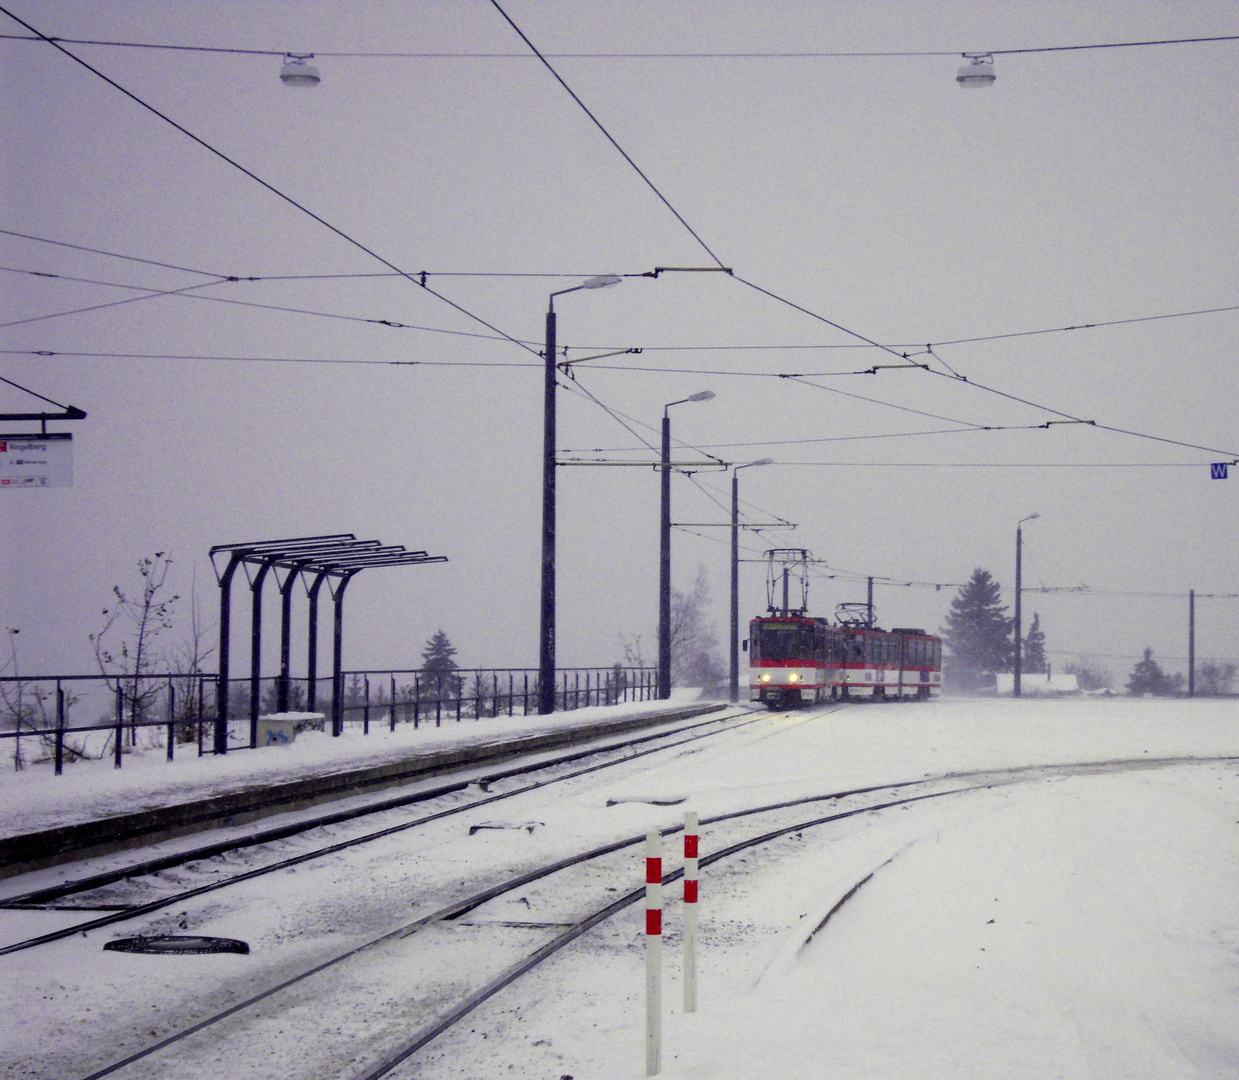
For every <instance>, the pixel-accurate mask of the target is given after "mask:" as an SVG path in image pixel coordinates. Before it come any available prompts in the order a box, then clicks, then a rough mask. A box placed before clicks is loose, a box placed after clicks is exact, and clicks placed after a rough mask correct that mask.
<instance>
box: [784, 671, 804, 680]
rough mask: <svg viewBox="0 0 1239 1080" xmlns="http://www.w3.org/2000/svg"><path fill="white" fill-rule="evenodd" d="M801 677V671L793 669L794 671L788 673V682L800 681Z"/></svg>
mask: <svg viewBox="0 0 1239 1080" xmlns="http://www.w3.org/2000/svg"><path fill="white" fill-rule="evenodd" d="M800 679H801V675H800V672H798V671H793V672H792V673H791V674H790V675H788V677H787V681H788V682H800Z"/></svg>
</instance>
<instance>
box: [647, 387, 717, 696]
mask: <svg viewBox="0 0 1239 1080" xmlns="http://www.w3.org/2000/svg"><path fill="white" fill-rule="evenodd" d="M712 397H714V391H713V390H702V391H700V392H699V393H696V394H693V395H691V396H690V397H686V398H680V400H679V401H671V402H668V403H667V404H666V405H664V406H663V430H662V435H663V444H662V460H661V461H660V463H659V468H660V469H661V470H662V493H661V494H662V498H661V504H662V513H661V516H660V519H659V529H658V541H659V544H658V692H657V694H656V695H655V696H656V697H657V698H658V699H659V700H662V701H665V700H666V699H667V698H669V697H670V696H671V417H670V416H669V415H668V412H667V410H668V409H670V408H671V406H672V405H683V404H684V403H685V402H688V401H709V400H710V399H711V398H712Z"/></svg>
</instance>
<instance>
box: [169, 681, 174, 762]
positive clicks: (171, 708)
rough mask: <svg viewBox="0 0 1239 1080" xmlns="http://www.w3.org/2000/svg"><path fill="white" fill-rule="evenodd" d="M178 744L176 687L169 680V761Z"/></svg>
mask: <svg viewBox="0 0 1239 1080" xmlns="http://www.w3.org/2000/svg"><path fill="white" fill-rule="evenodd" d="M175 743H176V687H175V686H173V685H172V680H171V679H169V680H168V760H169V761H171V760H172V755H173V753H174V751H173V746H174V745H175Z"/></svg>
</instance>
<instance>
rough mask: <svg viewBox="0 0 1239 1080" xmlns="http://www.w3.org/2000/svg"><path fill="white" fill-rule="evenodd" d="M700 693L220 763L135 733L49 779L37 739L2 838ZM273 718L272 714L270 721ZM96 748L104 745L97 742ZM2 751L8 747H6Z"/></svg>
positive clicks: (315, 745)
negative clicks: (134, 742)
mask: <svg viewBox="0 0 1239 1080" xmlns="http://www.w3.org/2000/svg"><path fill="white" fill-rule="evenodd" d="M699 695H700V691H697V690H677V691H676V693H675V694H674V695H673V696H672V699H671V700H670V701H669V702H666V703H664V702H660V701H644V702H640V701H638V702H627V703H624V704H620V705H611V706H591V707H590V708H587V709H574V710H571V711H568V712H560V713H554V714H552V715H550V716H536V715H531V716H498V717H488V718H483V719H481V720H474V719H470V718H466V719H464V720H462V721H460V722H457V721H456V720H455V719H452V718H450V717H445V718H444V719H443V721H442V725H441V726H439V727H436V726H435V724H434V721H433V719H430V720H427V721H425V722H423V723H422V724H421V725H420V726H419V727H417V728H416V729H415V728H414V727H413V725H412V724H408V723H400V724H397V725H396V730H395V731H394V732H393V731H391V730H390V725H389V724H388V723H387V720H386V718H385V716H384V715H383V714H381V713H380V712H379V711H378V710H376V711H375V716H374V718H373V719H372V720H371V723H370V732H369V734H363V732H362V728H361V726H359V725H356V724H350V725H349V726H348V727H346V729H345V730H344V732H343V734H341V735H339V736H336V737H333V736H332V735H331V734H330V732H329V731H327V732H322V731H301V732H298V733H297V737H296V739H295V740H293V741H292V742H289V743H285V744H280V745H276V746H269V747H261V748H260V749H258V750H250V749H248V748H246V749H241V750H235V751H233V752H230V753H228V754H226V755H224V756H222V757H218V756H216V755H214V754H211V753H207V754H205V755H203V756H202V757H199V756H198V751H197V747H196V746H195V745H194V744H188V745H178V746H177V747H176V749H175V756H174V759H173V760H172V761H171V762H168V761H167V757H166V750H165V748H164V746H163V745H162V744H157V743H155V742H154V741H153V740H152V741H151V742H149V743H148V742H147V741H146V740H148V739H151V738H152V737H151V731H152V730H160V731H161V730H162V729H148V730H146V731H144V732H143V733H141V736H140V740H141V742H140V745H139V748H138V750H137V752H134V753H129V752H126V753H125V754H124V763H123V765H122V766H121V768H119V769H117V768H116V767H115V766H114V764H113V761H112V757H111V754H110V752H109V753H103V754H102V756H99V757H92V758H91V759H89V760H82V761H76V762H70V761H66V763H65V766H64V773H63V774H62V775H61V776H60V777H56V776H55V775H54V769H53V764H52V761H51V759H50V757H48V756H46V755H44V756H43V758H42V759H41V760H39V761H35V762H31V761H30V758H31V756H32V754H33V748H34V747H35V746H36V745H39V744H38V741H37V740H36V739H34V738H28V739H23V740H22V741H23V743H24V747H25V749H24V751H23V753H24V755H25V756H26V758H27V764H26V767H25V768H24V769H23V770H22V771H21V772H16V771H11V770H10V771H0V836H12V835H15V834H18V833H24V832H35V831H37V830H40V829H47V828H53V827H55V826H57V825H66V824H72V823H75V822H80V821H89V820H93V819H96V818H100V817H107V816H111V815H114V814H121V813H131V812H133V811H135V810H140V809H143V808H144V807H148V806H149V807H155V806H166V805H168V804H169V803H173V802H189V801H193V800H198V799H206V798H209V797H211V796H213V795H221V794H224V793H226V792H230V791H235V790H237V789H239V788H243V787H246V786H249V785H252V784H257V783H264V784H273V783H282V782H289V781H294V780H298V779H301V778H302V777H306V776H314V775H319V774H322V773H326V772H333V771H341V770H343V769H346V768H364V767H366V766H371V765H382V764H385V763H387V762H392V761H400V760H403V759H406V758H408V757H410V756H411V755H412V754H413V753H418V752H424V753H431V752H434V751H437V750H444V749H448V748H451V747H458V746H468V745H481V744H484V743H488V742H493V741H496V740H498V739H503V738H506V737H509V736H511V735H513V734H529V733H532V732H540V731H551V730H561V729H564V728H570V727H576V726H578V725H581V724H590V723H595V722H597V721H600V720H606V719H622V718H624V717H629V716H639V715H643V714H647V713H657V712H661V711H666V710H668V709H678V708H681V707H683V706H684V705H685V704H690V703H693V702H695V700H696V699H697V698H698V697H699ZM273 715H275V714H273ZM279 715H280V716H282V717H283V718H286V719H293V718H297V717H303V718H310V717H316V716H319V715H321V714H318V713H284V714H279ZM97 741H98V742H100V743H101V742H102V739H101V738H100V739H98V740H97ZM5 745H6V747H7V746H11V742H6V744H5Z"/></svg>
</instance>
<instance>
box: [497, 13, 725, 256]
mask: <svg viewBox="0 0 1239 1080" xmlns="http://www.w3.org/2000/svg"><path fill="white" fill-rule="evenodd" d="M491 4H493V5H494V8H495V10H496V11H498V12H499V14H500V15H502V16H503V18H504V21H505V22H507V24H508V25H509V26H510V27H512V29H513V30H514V31H516V34H517V36H519V37H520V39H521V40H522V41H523V42H524V43H525V44H526V45H528V46H529V49H530V51H531V52H532V53H533V54H534V55H535V56H536V57H537V58H538V59H539V60H540V61H541V62H542V64H543V66H544V67H545V68H546V70H547V71H549V72H550V73H551V75H552V76H553V77H554V79H555V81H556V82H558V83H559V85H560V86H562V87H563V88H564V90H565V91H566V92H567V94H568V96H569V97H571V98H572V100H573V101H574V102H576V104H577V105H578V106H579V107H580V109H581V111H582V112H584V113H585V115H586V116H588V117H589V119H590V120H591V121H593V124H594V126H595V127H597V128H598V130H599V131H600V132H602V134H603V136H604V137H605V138H606V140H607V142H609V143H610V144H611V145H612V146H613V147H615V149H616V150H617V151H618V152H619V154H620V156H621V157H622V158H623V159H624V160H625V161H626V162H628V164H629V165H630V166H632V169H633V171H634V172H636V174H637V175H638V176H639V177H641V179H642V180H643V181H645V183H646V186H648V187H649V189H650V190H651V191H652V192H653V193H654V194H655V195H656V196H657V197H658V200H659V201H660V202H661V203H662V204H663V205H664V206H665V207H666V208H667V209H668V210H670V211H671V213H672V215H673V216H674V217H675V219H676V221H678V222H679V223H680V224H681V225H683V226H684V228H685V229H687V230H688V232H689V234H690V235H691V236H692V238H693V239H694V240H696V241H697V243H698V244H699V245H700V246H701V248H702V250H703V251H705V253H706V254H707V255H709V256H710V258H711V259H713V260H714V262H715V264H716V265H717V266H718V267H719V269H725V264H724V263H723V261H722V259H720V258H719V257H718V256H717V255H715V254H714V252H713V251H711V250H710V246H709V245H708V244H707V243H706V242H705V241H704V240H703V239H702V238H701V236H700V235H699V234H698V233H697V230H696V229H694V228H693V227H692V226H691V225H690V224H689V223H688V222H687V221H686V220H685V219H684V216H683V215H682V214H681V213H680V212H679V211H678V210H677V209H676V208H675V207H674V206H672V205H671V201H670V200H669V199H668V198H667V197H666V196H665V195H664V194H663V193H662V192H661V191H659V189H658V187H657V185H656V184H655V183H654V181H653V180H651V179H650V178H649V177H648V176H647V175H646V174H645V172H644V170H642V169H641V167H640V166H639V165H638V164H637V163H636V162H635V161H634V160H633V159H632V158H631V157H630V156H629V154H628V151H626V150H625V149H624V148H623V147H622V146H620V144H619V142H618V141H617V140H616V138H615V136H613V135H612V134H611V133H610V132H609V131H608V130H607V129H606V127H605V126H604V125H603V123H602V121H601V120H599V119H598V117H596V116H595V115H594V114H593V112H591V111H590V109H589V107H588V106H587V105H586V104H585V102H583V101H582V100H581V99H580V98H579V97H578V96H577V94H576V91H574V90H573V89H572V87H570V86H569V85H568V83H567V82H566V81H565V80H564V78H563V76H562V75H560V74H559V72H558V71H556V70H555V67H554V65H553V64H551V62H550V61H549V60H548V59H547V58H546V57H545V56H544V55H543V54H542V53H541V52H539V51H538V47H537V46H536V45H535V44H534V43H533V42H532V41H530V40H529V38H528V36H527V35H526V34H525V32H524V31H523V30H522V29H521V28H520V27H519V26H517V25H516V23H515V22H513V21H512V18H511V16H509V15H508V13H507V12H506V11H504V10H503V8H502V7H501V6H500V4H499V0H491Z"/></svg>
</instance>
